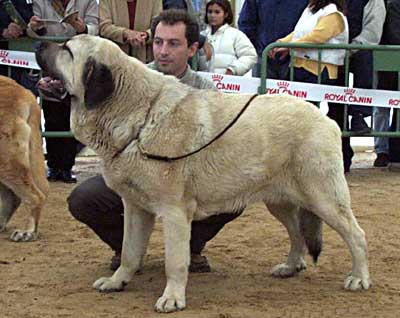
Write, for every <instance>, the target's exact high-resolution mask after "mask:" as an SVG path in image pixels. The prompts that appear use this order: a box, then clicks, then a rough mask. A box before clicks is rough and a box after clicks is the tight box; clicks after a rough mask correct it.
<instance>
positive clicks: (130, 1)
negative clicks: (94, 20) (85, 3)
mask: <svg viewBox="0 0 400 318" xmlns="http://www.w3.org/2000/svg"><path fill="white" fill-rule="evenodd" d="M161 10H162V2H161V0H118V1H114V0H101V1H100V36H102V37H104V38H107V39H110V40H112V41H114V42H116V43H117V44H118V45H119V46H120V47H121V49H122V50H123V51H124V52H125V53H127V54H129V55H131V56H134V57H136V58H138V59H139V60H141V61H142V62H143V63H147V62H150V61H152V60H153V56H152V52H151V41H150V24H151V19H152V18H153V17H154V16H156V15H158V14H159V13H160V12H161Z"/></svg>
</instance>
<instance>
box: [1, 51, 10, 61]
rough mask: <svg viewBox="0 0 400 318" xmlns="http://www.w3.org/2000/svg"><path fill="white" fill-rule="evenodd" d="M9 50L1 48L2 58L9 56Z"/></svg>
mask: <svg viewBox="0 0 400 318" xmlns="http://www.w3.org/2000/svg"><path fill="white" fill-rule="evenodd" d="M8 54H9V53H8V52H7V51H4V50H0V58H2V59H3V58H5V57H7V56H8Z"/></svg>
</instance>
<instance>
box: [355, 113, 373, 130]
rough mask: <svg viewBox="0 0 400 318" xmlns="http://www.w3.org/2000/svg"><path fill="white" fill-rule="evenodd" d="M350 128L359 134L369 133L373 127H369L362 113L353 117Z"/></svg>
mask: <svg viewBox="0 0 400 318" xmlns="http://www.w3.org/2000/svg"><path fill="white" fill-rule="evenodd" d="M350 130H351V131H354V132H357V133H359V134H368V133H370V132H371V128H370V127H368V125H367V123H366V122H365V120H364V117H363V115H362V114H355V115H353V116H352V117H351V129H350Z"/></svg>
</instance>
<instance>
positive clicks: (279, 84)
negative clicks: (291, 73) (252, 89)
mask: <svg viewBox="0 0 400 318" xmlns="http://www.w3.org/2000/svg"><path fill="white" fill-rule="evenodd" d="M277 85H278V87H279V88H285V89H286V88H288V87H289V85H290V84H289V83H288V82H278V83H277Z"/></svg>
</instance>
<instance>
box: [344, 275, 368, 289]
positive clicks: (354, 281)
mask: <svg viewBox="0 0 400 318" xmlns="http://www.w3.org/2000/svg"><path fill="white" fill-rule="evenodd" d="M371 286H372V282H371V280H370V279H369V277H366V278H359V277H355V276H353V275H352V273H350V274H349V276H347V278H346V280H345V282H344V288H345V289H347V290H351V291H356V290H363V289H365V290H367V289H369V288H370V287H371Z"/></svg>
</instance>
